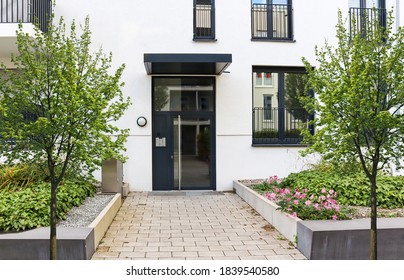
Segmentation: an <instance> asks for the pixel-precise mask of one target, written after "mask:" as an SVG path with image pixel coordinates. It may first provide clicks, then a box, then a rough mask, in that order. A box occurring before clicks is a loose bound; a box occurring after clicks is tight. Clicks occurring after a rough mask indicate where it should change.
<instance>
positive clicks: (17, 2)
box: [0, 0, 52, 32]
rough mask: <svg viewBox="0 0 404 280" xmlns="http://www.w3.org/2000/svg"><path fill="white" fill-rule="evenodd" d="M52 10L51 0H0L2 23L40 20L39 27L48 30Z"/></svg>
mask: <svg viewBox="0 0 404 280" xmlns="http://www.w3.org/2000/svg"><path fill="white" fill-rule="evenodd" d="M51 12H52V1H51V0H0V24H1V23H19V22H22V23H35V22H36V21H38V24H39V28H40V29H41V30H42V31H43V32H46V31H47V30H48V21H49V16H50V15H51Z"/></svg>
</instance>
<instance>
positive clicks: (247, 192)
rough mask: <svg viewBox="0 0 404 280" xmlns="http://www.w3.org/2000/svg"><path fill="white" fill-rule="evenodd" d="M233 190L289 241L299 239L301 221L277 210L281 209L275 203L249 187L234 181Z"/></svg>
mask: <svg viewBox="0 0 404 280" xmlns="http://www.w3.org/2000/svg"><path fill="white" fill-rule="evenodd" d="M233 189H234V190H235V191H236V193H237V194H238V195H239V196H240V197H241V198H242V199H244V201H245V202H247V203H248V204H249V205H250V206H251V207H252V208H254V209H255V211H257V212H258V213H259V214H260V215H261V216H262V217H263V218H264V219H265V220H267V221H268V223H270V224H271V225H273V226H274V227H275V228H276V229H277V230H278V231H279V232H280V233H281V234H282V235H283V236H284V237H286V238H287V239H288V240H289V241H291V242H293V243H294V242H295V241H296V238H297V223H298V222H299V221H301V219H299V218H294V217H292V216H290V215H289V214H287V213H284V212H281V211H280V210H277V209H278V208H279V206H278V205H276V204H275V203H274V202H272V201H270V200H268V199H266V198H265V197H263V196H262V195H260V194H258V193H257V192H255V191H253V190H252V189H250V188H249V187H247V186H245V185H244V184H242V183H240V182H239V181H233Z"/></svg>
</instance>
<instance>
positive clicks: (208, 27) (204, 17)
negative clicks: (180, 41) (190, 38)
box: [194, 0, 215, 40]
mask: <svg viewBox="0 0 404 280" xmlns="http://www.w3.org/2000/svg"><path fill="white" fill-rule="evenodd" d="M204 39H205V40H214V39H215V0H194V40H204Z"/></svg>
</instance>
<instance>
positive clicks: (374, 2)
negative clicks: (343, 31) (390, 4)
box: [349, 0, 387, 36]
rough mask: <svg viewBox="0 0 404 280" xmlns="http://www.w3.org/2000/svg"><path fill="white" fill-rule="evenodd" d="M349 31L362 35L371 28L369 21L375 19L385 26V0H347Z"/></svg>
mask: <svg viewBox="0 0 404 280" xmlns="http://www.w3.org/2000/svg"><path fill="white" fill-rule="evenodd" d="M349 17H350V33H351V35H355V34H358V33H360V34H361V35H363V36H366V34H367V33H368V32H369V31H371V30H372V28H373V27H372V25H371V22H372V21H373V20H375V19H377V20H378V21H379V23H380V25H381V26H383V27H386V24H387V14H386V0H349Z"/></svg>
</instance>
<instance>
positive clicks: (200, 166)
mask: <svg viewBox="0 0 404 280" xmlns="http://www.w3.org/2000/svg"><path fill="white" fill-rule="evenodd" d="M173 132H174V133H173V138H174V139H173V140H174V141H173V144H174V148H173V162H174V168H173V173H174V174H173V178H174V188H175V189H178V190H181V189H183V188H186V189H190V188H198V189H199V188H208V187H210V186H211V185H212V184H211V158H212V156H211V153H212V151H211V120H210V118H208V117H184V116H181V115H178V116H175V117H174V118H173Z"/></svg>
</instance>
